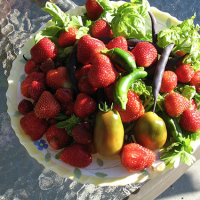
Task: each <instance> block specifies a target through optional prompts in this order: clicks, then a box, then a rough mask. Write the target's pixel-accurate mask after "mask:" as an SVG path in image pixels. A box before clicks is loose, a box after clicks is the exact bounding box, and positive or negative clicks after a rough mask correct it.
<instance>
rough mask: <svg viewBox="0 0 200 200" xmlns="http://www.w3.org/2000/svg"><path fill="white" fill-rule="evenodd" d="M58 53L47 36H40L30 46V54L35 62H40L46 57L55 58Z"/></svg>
mask: <svg viewBox="0 0 200 200" xmlns="http://www.w3.org/2000/svg"><path fill="white" fill-rule="evenodd" d="M58 53H59V52H58V49H57V47H56V46H55V44H54V43H53V42H52V41H51V40H50V39H48V38H42V39H41V40H40V41H39V42H38V43H37V44H35V45H34V46H33V47H32V48H31V56H32V59H33V60H34V61H35V62H36V63H42V62H44V61H45V60H47V59H48V58H52V59H56V58H57V57H58Z"/></svg>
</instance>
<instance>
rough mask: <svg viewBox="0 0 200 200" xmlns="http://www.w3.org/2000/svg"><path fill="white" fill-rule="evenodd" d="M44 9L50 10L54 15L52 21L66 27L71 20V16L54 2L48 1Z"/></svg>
mask: <svg viewBox="0 0 200 200" xmlns="http://www.w3.org/2000/svg"><path fill="white" fill-rule="evenodd" d="M42 10H44V11H46V12H48V13H49V14H50V15H51V16H52V17H53V19H52V21H53V22H55V24H56V25H57V26H60V27H64V26H66V25H67V24H68V22H69V16H68V15H66V14H65V13H64V12H63V11H62V10H61V9H60V8H59V7H58V6H56V5H55V4H53V3H50V2H46V5H45V7H44V8H42Z"/></svg>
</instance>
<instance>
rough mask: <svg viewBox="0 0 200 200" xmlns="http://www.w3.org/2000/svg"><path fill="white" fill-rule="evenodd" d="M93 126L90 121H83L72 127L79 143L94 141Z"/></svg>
mask: <svg viewBox="0 0 200 200" xmlns="http://www.w3.org/2000/svg"><path fill="white" fill-rule="evenodd" d="M92 135H93V131H92V127H91V125H90V124H89V123H88V122H82V123H80V124H78V125H76V126H75V127H74V128H73V129H72V136H73V138H74V140H75V141H76V142H77V143H80V144H89V143H90V142H91V141H92Z"/></svg>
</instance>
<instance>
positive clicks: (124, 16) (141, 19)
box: [111, 0, 150, 39]
mask: <svg viewBox="0 0 200 200" xmlns="http://www.w3.org/2000/svg"><path fill="white" fill-rule="evenodd" d="M149 8H150V6H149V3H148V1H147V0H143V1H139V0H133V1H131V2H130V3H124V4H122V5H121V6H120V7H119V8H118V9H117V12H116V13H115V14H114V18H113V19H112V21H111V27H112V31H113V33H114V35H115V37H117V36H123V37H125V38H137V39H141V38H144V37H145V35H146V30H145V19H146V18H147V16H148V10H149Z"/></svg>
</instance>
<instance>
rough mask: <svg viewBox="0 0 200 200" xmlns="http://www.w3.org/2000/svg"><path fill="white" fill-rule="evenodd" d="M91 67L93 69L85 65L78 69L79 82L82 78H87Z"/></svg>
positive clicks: (89, 65)
mask: <svg viewBox="0 0 200 200" xmlns="http://www.w3.org/2000/svg"><path fill="white" fill-rule="evenodd" d="M91 67H92V65H91V64H87V65H84V66H83V67H81V68H79V69H77V70H76V71H75V77H76V80H79V79H80V78H81V77H82V76H87V74H88V72H89V70H90V68H91Z"/></svg>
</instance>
